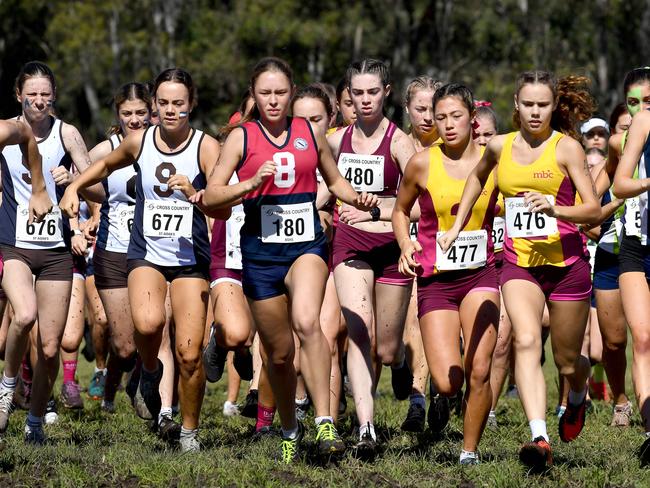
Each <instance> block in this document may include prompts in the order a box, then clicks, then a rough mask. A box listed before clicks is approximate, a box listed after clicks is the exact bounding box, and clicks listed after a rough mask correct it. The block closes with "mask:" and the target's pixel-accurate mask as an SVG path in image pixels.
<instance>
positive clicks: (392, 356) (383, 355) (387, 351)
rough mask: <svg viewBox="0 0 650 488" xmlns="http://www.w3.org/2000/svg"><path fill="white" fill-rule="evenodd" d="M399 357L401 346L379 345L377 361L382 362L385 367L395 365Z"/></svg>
mask: <svg viewBox="0 0 650 488" xmlns="http://www.w3.org/2000/svg"><path fill="white" fill-rule="evenodd" d="M398 357H399V344H398V345H397V347H395V345H394V344H385V343H380V344H377V359H378V360H379V361H381V364H383V365H384V366H390V365H392V364H395V363H396V362H397V360H398Z"/></svg>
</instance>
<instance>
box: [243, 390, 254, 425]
mask: <svg viewBox="0 0 650 488" xmlns="http://www.w3.org/2000/svg"><path fill="white" fill-rule="evenodd" d="M239 414H240V415H241V416H242V417H247V418H249V419H256V418H257V390H249V391H248V394H247V395H246V400H245V401H244V405H243V406H242V408H241V410H240V411H239Z"/></svg>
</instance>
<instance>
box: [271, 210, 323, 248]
mask: <svg viewBox="0 0 650 488" xmlns="http://www.w3.org/2000/svg"><path fill="white" fill-rule="evenodd" d="M261 219H262V242H266V243H269V244H291V243H294V242H307V241H313V240H314V237H315V233H314V207H313V204H312V203H311V202H305V203H294V204H288V205H262V215H261Z"/></svg>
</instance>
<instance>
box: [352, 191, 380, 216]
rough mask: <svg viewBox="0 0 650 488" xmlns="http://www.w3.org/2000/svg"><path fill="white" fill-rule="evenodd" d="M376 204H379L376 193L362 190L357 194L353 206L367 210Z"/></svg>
mask: <svg viewBox="0 0 650 488" xmlns="http://www.w3.org/2000/svg"><path fill="white" fill-rule="evenodd" d="M378 204H379V197H378V196H377V195H375V194H374V193H366V192H365V191H364V192H362V193H361V194H360V195H358V196H357V200H356V202H355V207H357V208H358V209H359V210H361V211H363V212H367V211H368V210H370V209H371V208H373V207H376V206H377V205H378Z"/></svg>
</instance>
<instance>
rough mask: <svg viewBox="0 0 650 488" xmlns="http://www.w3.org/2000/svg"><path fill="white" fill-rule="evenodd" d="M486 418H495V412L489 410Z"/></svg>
mask: <svg viewBox="0 0 650 488" xmlns="http://www.w3.org/2000/svg"><path fill="white" fill-rule="evenodd" d="M488 417H492V418H497V413H496V411H495V410H490V413H489V414H488Z"/></svg>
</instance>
